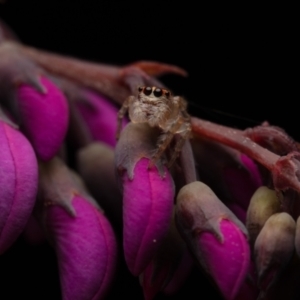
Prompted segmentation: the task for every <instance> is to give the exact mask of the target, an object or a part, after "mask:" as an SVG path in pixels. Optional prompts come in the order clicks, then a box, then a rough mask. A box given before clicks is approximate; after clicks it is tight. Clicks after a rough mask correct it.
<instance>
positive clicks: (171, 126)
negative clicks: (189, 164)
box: [117, 86, 191, 167]
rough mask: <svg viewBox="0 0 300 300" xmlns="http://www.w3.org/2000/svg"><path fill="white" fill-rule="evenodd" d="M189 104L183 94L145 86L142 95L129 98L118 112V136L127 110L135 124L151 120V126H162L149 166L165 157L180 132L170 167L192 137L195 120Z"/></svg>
mask: <svg viewBox="0 0 300 300" xmlns="http://www.w3.org/2000/svg"><path fill="white" fill-rule="evenodd" d="M186 109H187V103H186V101H185V100H184V99H183V98H181V97H179V96H172V95H171V93H170V91H168V90H166V89H163V88H158V87H155V86H153V87H149V86H142V87H139V88H138V95H137V97H136V96H130V97H128V98H127V99H126V101H125V102H124V103H123V106H122V107H121V109H120V111H119V113H118V128H117V139H118V138H119V135H120V132H121V124H122V119H123V118H124V116H125V114H126V113H127V111H129V118H130V120H131V122H133V123H148V124H149V125H150V126H151V127H159V128H160V129H161V130H162V134H161V136H160V137H159V140H158V143H157V149H156V150H155V152H154V154H153V155H152V158H151V161H150V164H149V167H151V166H153V165H154V164H155V163H156V162H157V160H158V159H159V158H160V157H161V156H162V154H163V153H164V151H165V150H166V148H167V147H168V146H169V144H170V143H171V141H172V139H173V137H174V136H175V135H178V136H179V138H178V139H177V140H176V145H175V149H174V151H172V154H171V158H170V161H169V163H168V167H170V166H171V165H172V164H173V163H174V162H175V160H176V158H177V156H178V155H179V153H180V152H181V149H182V147H183V145H184V142H185V140H186V139H188V138H189V137H190V133H191V120H190V115H189V114H188V113H187V111H186Z"/></svg>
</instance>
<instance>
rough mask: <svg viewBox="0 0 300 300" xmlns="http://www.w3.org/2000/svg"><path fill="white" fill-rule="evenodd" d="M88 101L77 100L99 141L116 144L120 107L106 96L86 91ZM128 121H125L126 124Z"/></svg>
mask: <svg viewBox="0 0 300 300" xmlns="http://www.w3.org/2000/svg"><path fill="white" fill-rule="evenodd" d="M85 95H86V100H87V101H88V102H87V103H84V102H83V101H82V102H77V107H78V109H79V111H80V113H81V115H82V116H83V118H84V120H85V122H86V124H87V125H88V128H89V130H90V132H91V134H92V136H93V138H94V139H95V140H97V141H100V142H104V143H106V144H108V145H110V146H112V147H115V146H116V142H117V141H116V132H117V116H118V110H119V109H118V108H117V107H116V106H115V105H113V104H112V103H111V102H110V101H109V100H107V99H106V98H105V97H103V96H101V95H99V94H96V93H94V92H92V91H85ZM126 123H127V121H126V122H125V121H124V125H125V124H126Z"/></svg>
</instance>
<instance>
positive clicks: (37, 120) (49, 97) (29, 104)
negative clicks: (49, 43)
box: [17, 77, 69, 160]
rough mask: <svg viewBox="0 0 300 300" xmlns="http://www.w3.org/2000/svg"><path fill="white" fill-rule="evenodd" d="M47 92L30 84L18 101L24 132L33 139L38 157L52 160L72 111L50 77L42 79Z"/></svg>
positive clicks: (19, 89)
mask: <svg viewBox="0 0 300 300" xmlns="http://www.w3.org/2000/svg"><path fill="white" fill-rule="evenodd" d="M40 81H41V84H42V85H43V87H44V89H45V90H46V92H45V93H41V92H39V91H37V90H36V89H35V88H34V87H32V86H31V85H28V84H21V85H20V86H19V87H18V90H17V100H18V106H19V111H20V115H21V129H22V130H23V131H24V133H25V134H26V136H27V137H28V139H29V140H30V142H31V144H32V146H33V148H34V149H35V151H36V153H37V156H38V157H39V158H41V159H42V160H49V159H51V158H52V157H53V156H54V155H55V154H57V152H58V151H59V148H60V146H61V144H62V142H63V140H64V138H65V135H66V132H67V128H68V120H69V111H68V104H67V101H66V99H65V97H64V95H63V94H62V92H61V91H60V90H59V89H58V88H57V87H56V86H55V85H54V84H53V83H52V82H51V81H49V80H48V79H47V78H45V77H42V78H41V80H40Z"/></svg>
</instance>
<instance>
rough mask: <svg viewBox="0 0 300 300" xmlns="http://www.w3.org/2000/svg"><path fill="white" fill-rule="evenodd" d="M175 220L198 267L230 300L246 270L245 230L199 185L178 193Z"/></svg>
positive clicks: (218, 201) (189, 186) (241, 281)
mask: <svg viewBox="0 0 300 300" xmlns="http://www.w3.org/2000/svg"><path fill="white" fill-rule="evenodd" d="M176 216H177V219H176V220H177V225H178V229H179V231H180V233H181V234H182V236H183V237H184V239H185V240H186V242H187V243H188V245H189V246H190V248H191V249H192V251H193V253H194V255H195V256H196V258H197V259H198V261H199V263H200V264H201V265H202V266H203V268H204V269H205V271H206V272H207V273H208V274H209V275H210V276H211V277H212V278H213V280H214V282H215V283H216V285H217V286H218V288H219V289H220V291H221V293H222V295H223V296H224V298H225V299H228V300H233V299H234V298H235V296H236V295H237V294H238V292H239V290H240V288H241V286H242V284H243V282H244V280H245V278H246V275H247V273H248V270H249V263H250V248H249V245H248V241H247V233H246V228H245V227H244V226H243V224H242V223H241V222H240V221H239V220H238V219H237V218H236V217H235V216H234V215H233V213H232V212H231V211H230V210H228V208H227V207H226V206H225V205H224V204H223V203H222V202H221V201H220V200H219V199H218V198H217V196H216V195H215V194H214V193H213V191H212V190H211V189H210V188H209V187H208V186H206V185H205V184H203V183H201V182H193V183H190V184H188V185H186V186H184V187H183V188H182V189H181V190H180V192H179V194H178V196H177V209H176Z"/></svg>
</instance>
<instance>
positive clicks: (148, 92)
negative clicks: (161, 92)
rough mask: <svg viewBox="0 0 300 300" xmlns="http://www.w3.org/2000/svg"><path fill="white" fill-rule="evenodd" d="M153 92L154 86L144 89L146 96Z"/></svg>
mask: <svg viewBox="0 0 300 300" xmlns="http://www.w3.org/2000/svg"><path fill="white" fill-rule="evenodd" d="M151 93H152V88H151V87H149V86H147V87H146V88H145V89H144V94H145V95H146V96H149V95H150V94H151Z"/></svg>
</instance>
